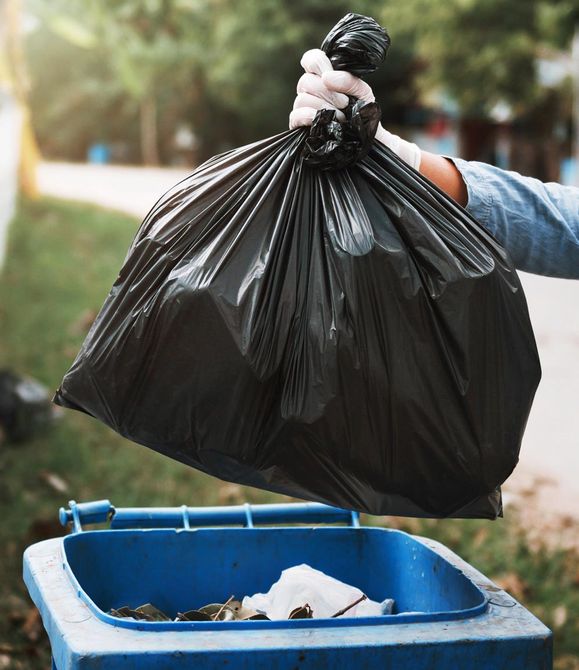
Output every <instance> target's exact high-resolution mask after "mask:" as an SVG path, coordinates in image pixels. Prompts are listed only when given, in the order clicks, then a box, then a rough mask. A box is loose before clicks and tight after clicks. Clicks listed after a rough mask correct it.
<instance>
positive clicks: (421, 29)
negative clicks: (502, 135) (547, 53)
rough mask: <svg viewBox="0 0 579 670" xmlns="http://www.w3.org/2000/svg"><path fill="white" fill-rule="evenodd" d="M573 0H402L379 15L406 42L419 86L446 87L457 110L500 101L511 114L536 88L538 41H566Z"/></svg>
mask: <svg viewBox="0 0 579 670" xmlns="http://www.w3.org/2000/svg"><path fill="white" fill-rule="evenodd" d="M578 8H579V3H578V2H577V0H569V1H560V2H551V1H550V0H445V1H444V2H432V1H431V0H406V1H405V2H403V3H399V2H392V1H391V2H389V3H388V5H387V7H386V9H385V10H384V12H383V14H382V19H383V20H384V21H385V22H386V24H388V25H390V26H391V27H392V32H393V33H394V35H395V39H405V40H408V41H410V42H412V44H413V45H414V50H415V53H416V55H417V57H418V58H419V59H420V60H421V62H422V66H423V73H422V75H421V77H420V85H421V89H422V91H423V92H429V91H432V90H436V89H444V90H446V91H448V92H449V93H450V94H451V95H452V96H453V97H454V98H455V99H456V100H457V101H458V102H459V104H460V107H461V109H462V111H463V113H465V114H467V115H468V114H472V115H480V114H484V113H488V112H489V111H490V109H492V107H493V106H494V105H495V104H496V103H498V102H503V101H504V102H507V103H509V104H510V105H511V106H512V108H513V109H514V110H515V112H516V113H517V114H521V113H523V112H525V111H526V110H528V109H529V108H530V107H532V106H533V105H534V104H537V103H538V102H539V101H540V99H541V96H542V91H540V89H539V87H538V85H537V82H536V72H535V62H536V57H537V55H538V54H539V52H540V50H541V48H544V47H546V46H554V47H559V48H567V47H568V46H569V41H570V39H571V36H572V32H573V29H574V23H573V20H572V19H573V17H576V15H577V11H578Z"/></svg>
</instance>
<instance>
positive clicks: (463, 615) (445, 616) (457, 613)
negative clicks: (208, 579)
mask: <svg viewBox="0 0 579 670" xmlns="http://www.w3.org/2000/svg"><path fill="white" fill-rule="evenodd" d="M304 530H312V531H314V532H315V531H318V532H324V531H328V530H331V531H332V532H346V533H348V532H349V533H352V532H355V533H359V532H371V533H383V532H385V533H389V534H393V535H402V536H405V537H408V538H411V539H412V540H415V541H417V542H419V543H420V544H421V545H423V546H424V547H425V548H426V549H427V550H428V551H431V552H433V553H435V554H438V553H439V552H437V551H436V547H437V546H440V547H441V548H443V545H440V544H439V543H438V542H433V541H432V540H429V539H427V538H422V537H419V536H415V535H411V534H410V533H406V532H404V531H402V530H398V529H393V528H376V527H368V526H363V527H360V528H352V527H348V526H345V527H331V528H328V526H307V525H303V526H267V527H259V528H243V529H240V528H235V527H233V528H231V527H225V528H224V527H219V528H211V527H209V528H208V527H203V528H139V529H119V530H85V531H83V533H82V534H71V535H67V536H65V537H63V541H62V545H61V557H62V565H63V568H64V571H65V572H66V574H67V577H68V579H69V580H70V582H71V584H72V586H73V588H74V589H75V591H76V593H77V595H78V597H79V599H80V600H81V601H82V602H83V603H84V604H85V605H86V606H87V607H88V608H89V609H90V610H91V612H92V613H93V614H94V615H95V616H96V617H97V618H98V619H99V620H100V621H102V622H103V623H106V624H109V625H112V626H115V627H117V628H128V629H132V630H141V631H150V632H153V631H173V632H178V631H190V630H198V631H205V632H209V631H223V630H240V631H241V630H255V629H258V630H264V629H265V630H271V629H299V628H330V627H332V628H333V627H345V626H385V625H394V624H407V623H408V624H410V623H417V624H418V623H432V622H439V621H460V620H464V619H470V618H473V617H477V616H480V615H481V614H484V613H485V612H486V611H487V609H488V606H489V597H488V595H487V594H486V593H485V591H484V590H483V589H481V587H480V586H479V585H478V584H477V583H476V582H474V581H472V579H470V578H469V577H468V576H467V575H464V577H465V578H466V579H468V581H469V582H470V583H471V584H472V586H473V587H474V588H475V590H476V591H477V592H478V595H479V596H480V602H479V604H477V605H475V606H473V607H469V608H465V609H461V610H446V611H441V612H407V613H404V612H402V613H400V614H384V615H381V616H376V617H346V618H336V619H293V620H282V621H136V620H131V619H123V618H119V617H114V616H112V615H111V614H108V613H107V612H104V611H103V610H102V609H101V608H100V607H98V605H97V604H96V603H95V602H94V600H93V599H92V598H91V597H90V596H89V595H88V593H87V592H86V591H85V590H84V589H83V588H82V586H81V584H80V582H79V581H78V579H77V578H76V575H75V574H74V571H73V569H72V567H71V566H70V564H69V562H68V557H67V553H66V547H67V544H69V543H71V542H75V541H77V538H79V537H84V538H86V537H91V536H94V535H101V534H102V533H112V534H114V535H115V536H118V535H119V534H121V535H134V534H141V533H162V534H164V535H168V534H183V533H185V534H191V533H208V532H215V531H219V532H220V533H227V532H243V533H244V534H245V533H268V532H271V531H278V532H279V531H283V532H284V533H285V532H288V533H291V532H300V531H301V532H303V531H304ZM424 540H428V541H427V542H426V541H424ZM443 558H444V557H443ZM453 567H455V566H453Z"/></svg>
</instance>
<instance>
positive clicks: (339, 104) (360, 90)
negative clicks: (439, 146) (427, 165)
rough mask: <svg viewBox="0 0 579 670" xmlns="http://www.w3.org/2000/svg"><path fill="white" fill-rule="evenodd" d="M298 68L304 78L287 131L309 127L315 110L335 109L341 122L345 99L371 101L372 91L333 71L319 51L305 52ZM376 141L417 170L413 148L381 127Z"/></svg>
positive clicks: (355, 79) (416, 152) (417, 158)
mask: <svg viewBox="0 0 579 670" xmlns="http://www.w3.org/2000/svg"><path fill="white" fill-rule="evenodd" d="M300 64H301V66H302V67H303V68H304V70H305V74H303V75H302V76H301V78H300V80H299V81H298V85H297V96H296V99H295V100H294V106H293V111H292V112H291V114H290V119H289V127H290V129H292V130H293V129H294V128H298V127H299V126H311V125H312V121H313V120H314V117H315V115H316V113H317V112H318V110H319V109H335V110H337V114H336V118H337V120H338V121H345V120H346V119H345V116H344V114H343V112H341V111H340V110H341V109H344V107H346V106H347V105H348V95H351V96H353V97H354V98H358V99H360V100H365V101H366V102H374V100H375V98H374V93H373V92H372V89H371V88H370V86H369V85H368V84H367V83H366V82H365V81H363V80H362V79H359V78H358V77H355V76H354V75H352V74H350V73H349V72H344V71H339V70H334V69H333V68H332V63H331V62H330V59H329V58H328V57H327V56H326V54H325V53H324V52H323V51H322V50H321V49H310V50H309V51H306V52H305V54H304V55H303V56H302V59H301V61H300ZM376 139H377V140H378V141H379V142H382V144H384V145H386V146H387V147H389V148H390V149H391V150H392V151H393V152H394V153H395V154H397V155H398V156H400V158H401V159H402V160H403V161H405V162H406V163H408V165H410V166H411V167H413V168H414V169H415V170H418V168H419V167H420V159H421V153H420V149H419V148H418V147H417V146H416V144H413V143H411V142H406V141H405V140H403V139H402V138H401V137H398V135H393V134H392V133H389V132H388V131H387V130H386V129H385V128H384V127H383V126H382V124H380V125H379V126H378V130H377V131H376Z"/></svg>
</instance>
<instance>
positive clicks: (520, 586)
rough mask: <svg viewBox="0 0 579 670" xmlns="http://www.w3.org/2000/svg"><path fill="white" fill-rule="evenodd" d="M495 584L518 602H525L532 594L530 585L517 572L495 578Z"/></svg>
mask: <svg viewBox="0 0 579 670" xmlns="http://www.w3.org/2000/svg"><path fill="white" fill-rule="evenodd" d="M493 582H495V584H497V586H500V587H501V589H504V590H505V591H507V592H508V593H510V594H511V595H512V596H513V597H514V598H516V599H517V600H523V599H524V598H525V597H527V596H528V595H529V593H530V588H529V585H528V584H527V582H525V580H524V579H523V578H522V577H520V576H519V575H518V574H517V573H516V572H506V573H505V574H503V575H500V576H498V577H493Z"/></svg>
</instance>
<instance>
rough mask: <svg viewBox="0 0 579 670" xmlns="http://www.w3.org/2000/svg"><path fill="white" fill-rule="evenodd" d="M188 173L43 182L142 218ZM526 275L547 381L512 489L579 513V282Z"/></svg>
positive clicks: (138, 171) (121, 170)
mask: <svg viewBox="0 0 579 670" xmlns="http://www.w3.org/2000/svg"><path fill="white" fill-rule="evenodd" d="M187 174H188V172H187V171H184V170H176V169H157V168H132V167H109V166H103V167H101V166H89V165H70V164H64V163H45V164H43V165H42V166H41V167H40V174H39V181H40V189H41V191H42V192H43V193H45V194H47V195H52V196H57V197H61V198H68V199H74V200H83V201H87V202H93V203H96V204H99V205H102V206H104V207H110V208H113V209H119V210H122V211H124V212H127V213H129V214H133V215H135V216H137V217H140V218H142V217H143V216H144V215H145V214H146V213H147V211H148V210H149V209H150V207H151V206H152V205H153V204H154V203H155V201H156V200H157V198H158V197H159V196H160V195H161V194H162V193H163V192H164V191H166V190H167V189H168V188H169V187H170V186H172V185H173V184H175V183H176V182H177V181H179V180H180V179H182V178H184V177H185V176H186V175H187ZM521 277H522V281H523V284H524V287H525V292H526V295H527V300H528V303H529V311H530V313H531V319H532V321H533V326H534V329H535V335H536V338H537V342H538V345H539V351H540V353H541V361H542V366H543V379H542V382H541V385H540V387H539V391H538V393H537V397H536V400H535V404H534V407H533V410H532V413H531V417H530V419H529V423H528V426H527V431H526V433H525V439H524V443H523V449H522V453H521V463H520V466H519V467H518V468H517V470H516V472H515V474H514V475H513V477H512V478H511V480H509V482H508V483H507V486H506V487H505V490H506V491H507V494H508V495H512V496H518V495H520V492H521V491H523V492H524V491H525V490H528V489H529V488H530V487H532V486H533V484H534V483H536V482H538V481H540V482H541V483H542V485H541V487H540V489H541V493H540V496H539V497H538V499H535V503H534V504H535V506H536V509H537V512H538V513H540V514H542V509H546V508H551V509H555V510H556V511H560V512H564V513H566V514H576V515H577V516H578V518H579V281H575V282H572V281H565V280H561V279H547V278H544V277H537V276H533V275H527V274H522V275H521ZM508 495H507V499H508ZM526 499H527V500H528V499H529V496H527V498H526Z"/></svg>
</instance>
